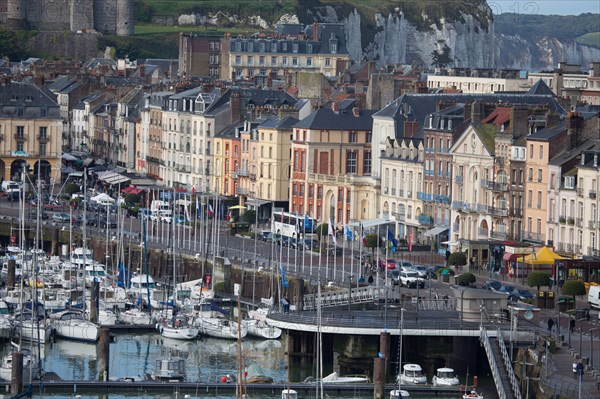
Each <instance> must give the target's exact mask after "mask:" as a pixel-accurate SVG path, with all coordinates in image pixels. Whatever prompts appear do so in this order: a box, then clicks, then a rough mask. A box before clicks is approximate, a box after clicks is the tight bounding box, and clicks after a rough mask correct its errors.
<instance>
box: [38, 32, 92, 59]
mask: <svg viewBox="0 0 600 399" xmlns="http://www.w3.org/2000/svg"><path fill="white" fill-rule="evenodd" d="M99 40H100V35H98V34H97V33H75V32H68V31H63V32H40V33H38V34H37V35H35V36H34V37H33V38H31V39H29V40H28V42H27V47H28V48H29V49H30V50H32V51H35V52H36V53H38V54H39V53H41V54H43V53H44V51H48V49H52V56H53V57H59V58H71V59H76V60H82V61H83V60H86V59H88V58H92V57H98V56H99V55H100V54H101V52H100V51H99V50H98V43H99Z"/></svg>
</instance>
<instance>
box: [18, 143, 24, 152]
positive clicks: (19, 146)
mask: <svg viewBox="0 0 600 399" xmlns="http://www.w3.org/2000/svg"><path fill="white" fill-rule="evenodd" d="M17 151H24V147H23V142H22V141H19V142H17Z"/></svg>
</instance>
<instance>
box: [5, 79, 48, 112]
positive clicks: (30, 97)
mask: <svg viewBox="0 0 600 399" xmlns="http://www.w3.org/2000/svg"><path fill="white" fill-rule="evenodd" d="M0 104H1V105H2V106H4V107H6V106H21V107H39V106H46V107H58V104H57V103H56V101H54V100H53V99H52V98H50V96H48V95H47V94H46V93H44V92H43V91H42V90H40V89H38V88H37V87H36V86H35V85H33V84H29V83H22V82H10V83H8V84H7V85H3V86H0Z"/></svg>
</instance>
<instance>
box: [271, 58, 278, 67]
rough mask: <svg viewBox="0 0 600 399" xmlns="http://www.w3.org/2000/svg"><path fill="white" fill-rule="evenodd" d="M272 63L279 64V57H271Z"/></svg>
mask: <svg viewBox="0 0 600 399" xmlns="http://www.w3.org/2000/svg"><path fill="white" fill-rule="evenodd" d="M271 65H273V66H275V65H277V57H271Z"/></svg>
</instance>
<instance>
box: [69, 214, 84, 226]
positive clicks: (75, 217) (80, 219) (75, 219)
mask: <svg viewBox="0 0 600 399" xmlns="http://www.w3.org/2000/svg"><path fill="white" fill-rule="evenodd" d="M71 223H73V225H74V226H81V224H82V223H83V216H81V215H73V218H72V219H71Z"/></svg>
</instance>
